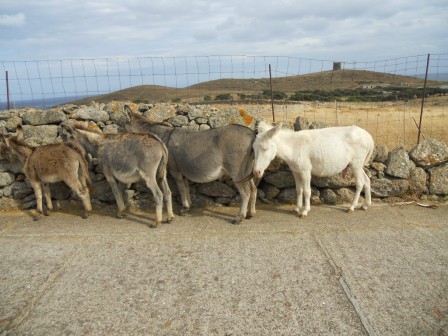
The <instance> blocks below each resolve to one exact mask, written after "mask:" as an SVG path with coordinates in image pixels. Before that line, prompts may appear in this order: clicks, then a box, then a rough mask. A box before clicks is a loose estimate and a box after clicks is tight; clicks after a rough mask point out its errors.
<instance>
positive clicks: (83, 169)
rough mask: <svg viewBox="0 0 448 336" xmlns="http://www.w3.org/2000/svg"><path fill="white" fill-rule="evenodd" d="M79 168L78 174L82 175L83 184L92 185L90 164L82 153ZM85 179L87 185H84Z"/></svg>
mask: <svg viewBox="0 0 448 336" xmlns="http://www.w3.org/2000/svg"><path fill="white" fill-rule="evenodd" d="M78 162H79V168H80V170H79V171H78V176H79V177H80V180H81V183H82V184H83V187H87V186H90V187H91V186H92V180H91V179H90V174H89V165H88V163H87V160H86V158H85V157H84V156H82V155H80V157H79V160H78ZM84 181H86V182H87V185H84V184H85V183H84Z"/></svg>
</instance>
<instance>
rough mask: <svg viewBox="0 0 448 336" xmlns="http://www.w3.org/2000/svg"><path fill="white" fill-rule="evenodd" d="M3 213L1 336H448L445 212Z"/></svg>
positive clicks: (380, 208) (381, 208) (409, 208)
mask: <svg viewBox="0 0 448 336" xmlns="http://www.w3.org/2000/svg"><path fill="white" fill-rule="evenodd" d="M259 208H260V209H259V211H258V213H257V216H256V217H255V218H253V219H251V220H249V221H246V222H245V223H244V224H243V225H239V226H235V225H231V224H230V221H231V219H232V218H233V216H234V214H235V213H236V211H237V208H234V207H230V208H225V207H224V208H212V209H196V210H194V211H193V212H192V213H191V215H189V216H187V217H177V218H176V220H175V222H173V223H172V224H164V225H162V226H161V227H159V228H157V229H149V228H148V227H147V226H146V223H147V222H148V220H153V219H154V215H153V214H152V213H150V214H147V213H142V212H134V213H132V214H129V215H128V217H127V218H126V219H123V220H118V219H115V218H114V217H113V216H114V213H115V211H114V208H105V209H101V210H96V211H95V212H94V214H93V215H92V216H91V217H90V218H89V219H88V220H83V219H81V218H80V216H79V215H80V211H71V212H70V213H69V212H67V211H65V210H59V211H58V212H55V213H53V214H52V216H51V217H45V218H43V219H42V220H41V221H39V222H33V221H32V219H31V217H30V216H29V215H28V214H27V213H25V212H20V211H15V212H3V213H0V216H1V217H0V335H223V336H224V335H448V205H441V206H439V208H437V209H427V208H421V207H418V206H416V205H405V206H391V205H376V206H373V207H372V208H370V209H369V210H368V211H367V212H364V211H356V212H355V213H353V214H347V213H345V212H343V211H342V208H338V207H326V206H318V207H313V208H312V211H311V212H310V215H309V217H308V218H306V219H305V220H300V219H298V218H297V217H295V216H294V215H293V214H292V207H290V206H272V205H271V206H266V205H260V206H259Z"/></svg>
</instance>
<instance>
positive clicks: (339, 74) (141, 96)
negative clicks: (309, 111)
mask: <svg viewBox="0 0 448 336" xmlns="http://www.w3.org/2000/svg"><path fill="white" fill-rule="evenodd" d="M423 82H424V80H423V79H421V78H417V77H411V76H401V75H393V74H387V73H381V72H374V71H365V70H337V71H331V70H330V71H323V72H319V73H313V74H308V75H298V76H287V77H277V78H273V79H272V87H273V90H274V91H277V92H284V93H287V94H294V93H295V92H299V91H305V90H323V91H334V90H337V89H341V90H347V89H357V88H363V87H367V88H369V87H388V86H392V87H397V86H404V87H421V86H422V85H423ZM443 84H446V83H443V82H436V81H429V82H428V85H429V86H438V85H443ZM265 90H270V84H269V78H259V79H255V78H248V79H234V78H224V79H217V80H212V81H207V82H202V83H198V84H194V85H191V86H188V87H185V88H172V87H166V86H158V85H140V86H134V87H130V88H127V89H124V90H120V91H116V92H112V93H109V94H105V95H100V96H95V97H89V98H85V99H80V100H76V101H74V102H72V103H74V104H89V103H90V102H92V101H96V102H101V103H107V102H109V101H112V100H129V101H134V102H145V101H148V102H161V101H165V102H166V101H172V100H182V99H184V100H185V99H188V100H190V101H191V100H194V101H203V100H204V97H205V96H211V97H213V96H217V95H219V94H233V95H237V94H244V95H256V94H260V93H261V92H263V91H265Z"/></svg>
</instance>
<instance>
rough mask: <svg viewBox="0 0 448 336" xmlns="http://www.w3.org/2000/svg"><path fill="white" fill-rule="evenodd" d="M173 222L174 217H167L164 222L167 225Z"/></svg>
mask: <svg viewBox="0 0 448 336" xmlns="http://www.w3.org/2000/svg"><path fill="white" fill-rule="evenodd" d="M173 220H174V216H173V217H168V218H167V219H166V222H167V223H168V224H169V223H171V222H172V221H173Z"/></svg>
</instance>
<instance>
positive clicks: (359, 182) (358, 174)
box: [347, 165, 364, 212]
mask: <svg viewBox="0 0 448 336" xmlns="http://www.w3.org/2000/svg"><path fill="white" fill-rule="evenodd" d="M352 171H353V175H354V177H355V181H356V192H355V197H354V198H353V202H352V204H351V205H350V207H349V208H348V209H347V212H353V211H355V207H356V206H357V205H358V201H359V196H360V195H361V190H362V188H363V186H364V171H363V169H362V167H361V168H359V167H356V168H355V167H354V166H353V165H352Z"/></svg>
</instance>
